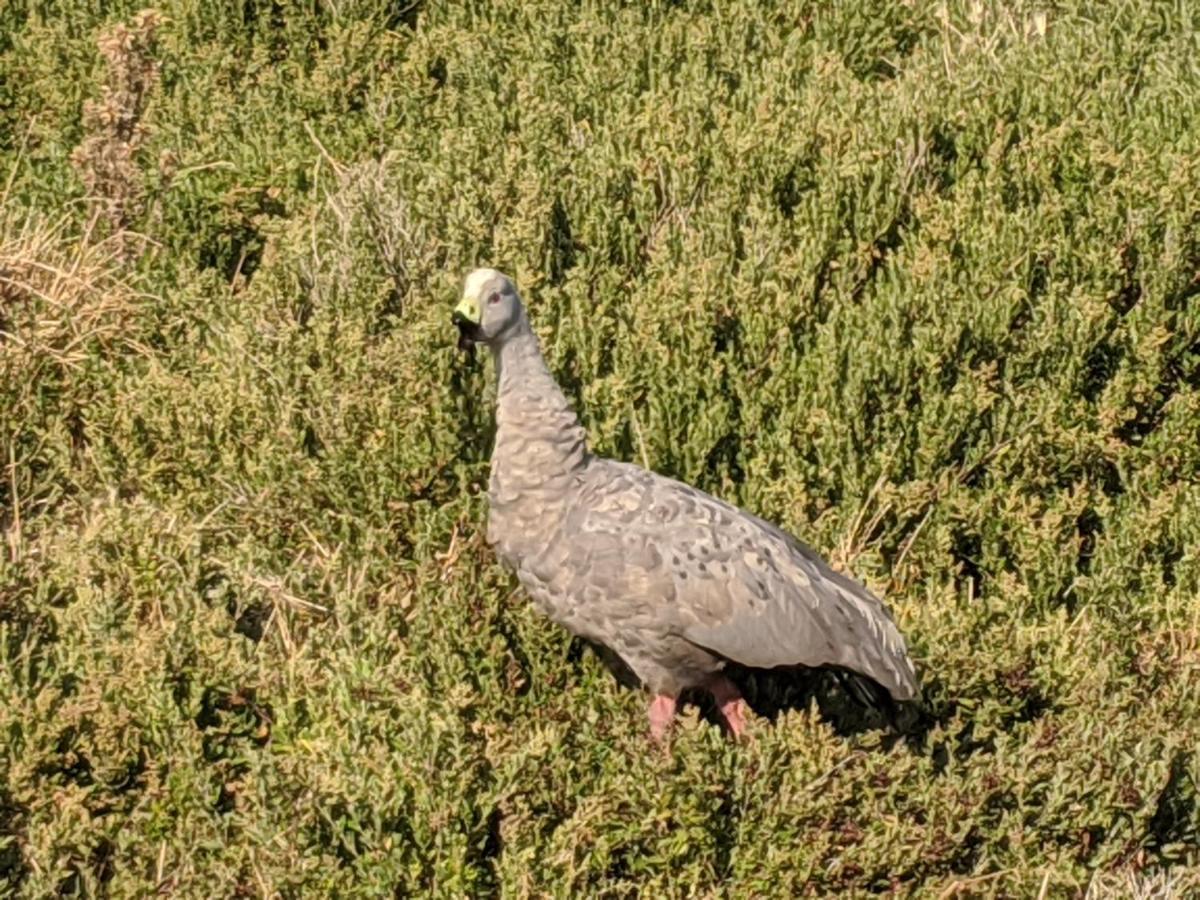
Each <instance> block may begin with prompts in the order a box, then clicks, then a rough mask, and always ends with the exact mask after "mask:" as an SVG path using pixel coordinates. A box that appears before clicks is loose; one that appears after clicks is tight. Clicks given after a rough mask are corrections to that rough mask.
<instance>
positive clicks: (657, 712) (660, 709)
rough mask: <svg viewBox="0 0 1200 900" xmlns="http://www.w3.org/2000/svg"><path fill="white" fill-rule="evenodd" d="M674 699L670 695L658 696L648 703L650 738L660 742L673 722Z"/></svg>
mask: <svg viewBox="0 0 1200 900" xmlns="http://www.w3.org/2000/svg"><path fill="white" fill-rule="evenodd" d="M675 704H676V698H674V697H672V696H671V695H670V694H658V695H656V696H655V698H654V699H653V700H651V701H650V737H652V738H654V740H656V741H661V740H662V739H663V738H664V737H666V736H667V730H668V729H669V728H670V727H671V723H672V722H674V721H675Z"/></svg>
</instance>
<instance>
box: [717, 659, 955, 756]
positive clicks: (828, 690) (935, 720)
mask: <svg viewBox="0 0 1200 900" xmlns="http://www.w3.org/2000/svg"><path fill="white" fill-rule="evenodd" d="M725 674H726V675H727V676H728V677H729V679H730V680H731V681H732V682H733V683H734V684H735V685H737V688H738V690H739V691H741V693H742V696H743V697H744V698H745V700H746V704H747V705H748V706H749V707H750V709H751V710H752V711H753V712H754V714H755V715H757V716H759V717H760V718H763V719H766V720H767V721H769V722H774V721H776V720H777V719H778V718H779V717H780V716H781V715H783V714H784V713H787V712H790V711H806V710H808V709H810V708H811V707H813V706H814V705H815V706H816V709H817V714H818V715H819V716H820V718H821V720H822V721H824V722H825V723H827V724H828V725H829V727H830V728H832V729H833V731H834V733H835V734H838V735H840V736H842V737H850V736H852V735H857V734H862V733H863V732H867V731H884V732H886V734H885V736H884V739H883V741H882V744H883V746H884V747H885V749H887V748H891V747H892V746H894V745H895V744H896V743H897V742H898V741H904V742H905V743H906V744H908V745H909V746H910V747H912V748H914V749H916V748H918V747H922V746H923V745H924V743H925V738H926V736H927V735H928V733H929V732H930V731H931V730H932V729H933V728H934V727H935V726H937V725H938V724H939V720H940V716H938V715H937V714H936V713H935V711H934V710H932V709H931V707H930V706H929V705H928V704H927V703H926V702H925V701H924V699H923V698H922V697H920V696H918V697H917V698H915V699H914V700H909V701H897V700H894V699H893V698H892V697H891V695H890V694H889V693H888V691H887V689H886V688H884V687H883V686H882V685H880V684H878V683H877V682H875V681H874V680H872V679H870V678H868V677H866V676H865V675H860V674H859V673H857V672H851V671H848V670H845V669H839V668H835V667H822V668H814V669H810V668H806V667H803V666H793V667H784V668H777V669H752V668H748V667H745V666H739V665H736V664H731V665H729V666H727V668H726V669H725ZM697 699H698V700H699V701H700V703H701V714H702V715H704V716H705V717H706V718H708V717H711V720H712V721H716V722H719V721H720V714H719V713H718V712H717V710H716V708H715V704H714V703H713V702H712V700H711V698H706V697H699V698H697ZM705 701H707V702H705Z"/></svg>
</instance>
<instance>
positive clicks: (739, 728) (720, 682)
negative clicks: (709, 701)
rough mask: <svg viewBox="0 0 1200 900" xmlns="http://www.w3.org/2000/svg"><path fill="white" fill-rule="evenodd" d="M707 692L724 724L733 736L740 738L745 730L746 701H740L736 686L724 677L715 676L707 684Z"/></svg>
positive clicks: (740, 695)
mask: <svg viewBox="0 0 1200 900" xmlns="http://www.w3.org/2000/svg"><path fill="white" fill-rule="evenodd" d="M708 690H709V691H710V692H711V693H712V695H713V699H714V700H716V701H717V707H718V708H719V709H720V710H721V717H722V718H723V719H725V724H726V725H728V726H729V730H730V731H731V732H733V736H734V737H735V738H736V737H741V736H742V733H743V732H744V731H745V730H746V721H747V720H746V701H745V700H743V699H742V694H741V692H740V691H739V690H738V689H737V685H735V684H734V683H733V682H732V681H730V680H729V679H728V678H726V677H725V676H724V675H715V676H713V678H712V679H711V680H710V681H709V682H708Z"/></svg>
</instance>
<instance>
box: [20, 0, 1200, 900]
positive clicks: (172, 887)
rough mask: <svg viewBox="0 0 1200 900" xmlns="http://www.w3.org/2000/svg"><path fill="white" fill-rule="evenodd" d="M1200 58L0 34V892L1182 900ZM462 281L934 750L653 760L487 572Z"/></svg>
mask: <svg viewBox="0 0 1200 900" xmlns="http://www.w3.org/2000/svg"><path fill="white" fill-rule="evenodd" d="M1198 25H1200V23H1198V22H1197V20H1196V14H1195V13H1194V12H1192V10H1191V9H1190V7H1189V6H1188V5H1186V4H1169V3H1157V2H1152V0H1130V2H1126V3H1121V4H1088V3H1073V4H1054V5H1044V6H1039V5H1034V4H1025V3H1018V4H1016V5H1012V4H1000V3H990V2H965V3H949V4H944V5H942V6H941V7H933V6H930V5H923V4H888V3H878V2H874V0H855V2H853V3H841V4H833V5H829V4H807V5H801V6H799V7H796V6H795V5H793V4H758V3H750V2H743V3H740V4H734V5H732V6H719V5H715V4H712V5H710V4H703V3H694V4H689V3H679V4H674V3H650V4H640V5H639V4H632V5H627V6H619V5H615V4H591V5H589V4H584V5H582V6H580V7H566V6H563V5H561V4H557V3H550V2H540V3H532V4H528V3H471V4H461V5H456V4H417V5H414V6H411V7H405V6H403V5H398V4H391V3H382V2H367V0H361V2H338V3H332V2H331V3H323V4H283V3H265V2H257V0H242V2H237V3H234V2H227V0H226V2H219V3H207V2H206V3H199V2H193V0H174V2H168V3H164V4H162V5H160V6H159V7H158V8H156V11H155V14H154V15H147V14H141V13H139V5H138V4H131V3H105V4H93V3H76V4H61V3H51V2H44V0H17V2H16V3H10V4H6V5H5V6H4V7H3V8H0V160H2V162H3V167H2V169H0V174H3V176H4V180H3V185H4V187H3V193H2V194H0V472H2V473H3V478H0V527H2V528H3V532H4V542H3V544H2V545H0V652H2V653H3V654H4V664H3V666H0V734H3V735H4V740H3V741H0V776H2V777H0V884H3V885H4V887H5V889H6V890H7V891H8V892H11V893H13V894H15V895H16V894H19V895H26V896H44V895H47V894H52V893H55V892H60V893H73V894H86V895H113V896H143V895H145V894H147V893H150V892H152V891H159V892H163V893H172V894H181V895H188V896H212V895H214V894H219V895H258V894H262V895H276V894H279V895H285V896H299V895H305V896H307V895H318V896H320V895H338V896H340V895H347V894H349V895H362V896H378V895H380V894H384V893H388V892H393V893H395V894H397V895H409V894H433V895H487V894H495V893H502V894H511V895H518V896H524V895H554V896H573V895H584V896H590V895H605V896H608V895H639V896H642V895H644V896H716V895H725V894H733V895H736V896H790V895H793V894H800V895H813V896H841V895H857V894H863V893H867V892H874V891H893V892H897V893H900V894H905V895H908V894H913V895H919V896H930V897H934V896H953V895H957V896H979V895H982V896H1038V895H1039V893H1040V894H1041V895H1043V896H1076V895H1080V896H1082V895H1085V894H1086V895H1089V896H1100V895H1112V896H1128V895H1136V896H1170V895H1174V894H1178V895H1179V896H1186V895H1189V894H1190V893H1192V892H1195V891H1197V890H1200V805H1198V803H1200V801H1198V800H1197V783H1198V780H1200V756H1198V755H1197V752H1196V750H1195V748H1196V746H1197V745H1198V744H1200V697H1198V696H1197V684H1200V678H1198V674H1200V620H1198V610H1200V604H1198V603H1197V595H1198V594H1200V557H1198V556H1197V552H1196V548H1197V546H1200V490H1198V488H1197V484H1198V478H1200V433H1198V431H1197V422H1198V421H1200V305H1198V304H1200V300H1198V298H1200V237H1198V235H1200V162H1198V160H1200V126H1198V125H1197V122H1200V74H1198V73H1197V70H1196V67H1195V63H1194V60H1195V59H1197V58H1200V38H1198V37H1197V35H1200V28H1198V27H1197V26H1198ZM101 45H103V46H104V47H106V48H108V49H107V50H105V52H103V53H102V52H101V50H100V46H101ZM114 47H116V48H119V49H120V52H116V51H115V50H114V49H113V48H114ZM122 67H125V68H122ZM131 73H132V74H131ZM137 73H142V75H143V76H145V77H144V78H143V79H142V81H137V82H136V83H134V82H131V81H130V78H131V77H133V75H137ZM122 86H124V87H122ZM121 90H125V93H124V94H120V91H121ZM106 102H107V104H108V105H106ZM105 110H108V112H107V113H106V112H105ZM122 111H123V112H122ZM123 116H124V117H125V118H122V117H123ZM118 126H119V127H118ZM480 264H494V265H497V266H500V267H501V268H504V269H505V270H507V271H509V272H510V273H512V274H513V275H514V276H516V277H517V279H518V281H519V283H520V284H521V286H522V288H523V290H524V293H525V295H526V298H527V300H528V303H529V305H530V308H531V310H532V314H533V317H534V320H535V327H536V328H537V330H538V331H539V333H540V335H541V336H542V339H543V343H544V347H545V350H546V354H547V357H548V359H549V360H550V364H551V367H552V368H553V370H554V371H555V372H556V373H557V375H558V377H559V378H560V380H561V382H562V383H563V385H564V387H565V388H566V390H567V392H568V394H569V395H571V396H572V398H573V399H574V400H575V401H576V402H577V404H578V406H579V408H580V411H581V414H582V417H583V419H584V421H585V422H586V424H587V425H588V427H589V430H590V433H591V436H592V442H593V446H594V448H595V449H596V450H597V451H598V452H601V453H603V454H606V455H612V456H616V457H620V458H623V459H630V460H634V461H644V462H645V463H647V464H649V465H651V466H653V467H654V468H656V469H658V470H659V471H662V472H664V473H666V474H669V475H673V476H676V477H680V478H684V479H686V480H688V481H691V482H693V483H695V484H697V485H699V486H700V487H703V488H705V489H706V490H710V491H713V492H715V493H717V494H719V495H721V496H723V497H726V498H728V499H730V500H732V501H735V502H737V503H739V504H741V505H743V506H745V507H746V508H748V509H751V510H753V511H754V512H756V513H759V514H761V515H763V516H766V517H768V518H771V519H773V520H776V521H779V522H780V523H782V524H783V525H784V526H786V527H788V528H790V529H791V530H793V531H794V532H796V533H797V534H798V535H800V536H801V537H803V538H804V539H805V540H807V541H808V542H810V543H812V544H813V545H814V546H816V547H818V548H819V549H820V550H821V551H822V552H824V553H826V554H828V555H829V556H830V557H831V558H832V559H833V560H834V561H835V562H836V564H838V565H840V566H842V567H845V568H847V569H850V570H852V571H854V572H855V573H856V574H857V575H858V576H859V577H861V578H863V579H864V580H865V581H867V582H868V583H869V584H871V585H872V586H873V587H874V588H876V589H877V590H879V591H880V592H881V593H884V594H885V595H886V596H887V598H888V601H889V603H890V605H891V607H892V608H893V609H894V611H895V613H896V616H897V619H898V620H899V622H900V623H901V625H902V628H903V630H904V631H905V633H906V634H907V635H908V637H909V640H910V644H911V646H912V648H913V651H914V655H915V657H916V658H917V660H918V663H919V668H920V671H921V675H922V679H923V682H924V685H925V691H926V701H927V704H928V707H929V709H928V717H927V718H928V721H927V722H926V725H925V727H924V728H923V729H922V730H921V731H920V732H919V733H918V734H916V735H915V736H912V737H911V738H910V739H908V740H901V741H896V740H893V739H891V738H890V737H889V736H888V735H886V734H884V733H882V732H880V731H877V730H872V729H866V730H861V731H859V732H858V733H854V734H842V733H839V732H838V730H837V729H836V728H835V727H834V725H835V724H836V723H831V722H830V721H828V720H827V719H826V718H824V717H823V716H822V715H821V714H820V712H819V710H818V709H817V708H816V707H815V706H814V707H808V706H801V708H798V709H795V710H793V711H790V712H787V713H785V714H782V715H781V716H779V718H777V719H776V720H775V721H773V722H768V721H765V720H758V721H756V722H755V723H754V727H753V740H752V741H750V742H749V743H747V744H745V745H741V746H734V745H731V744H729V743H728V742H726V741H725V740H724V739H723V738H722V737H721V735H720V734H719V733H718V732H717V731H716V729H714V728H712V727H710V726H709V725H708V724H707V723H706V722H704V721H703V719H702V717H701V716H700V715H698V714H697V712H696V711H695V710H689V711H688V713H687V714H686V715H685V717H684V719H683V721H682V723H681V725H680V727H679V728H678V730H677V732H676V734H675V737H674V740H673V744H672V747H671V748H670V751H669V752H662V751H660V750H658V749H656V748H654V747H652V746H651V745H650V744H649V743H648V741H647V738H646V734H645V731H646V725H645V719H644V709H643V700H642V698H640V697H639V696H638V695H637V694H635V693H633V692H630V691H627V690H624V689H622V688H620V687H619V686H618V685H616V684H615V683H614V682H613V681H612V679H611V678H610V677H609V676H608V674H607V673H606V671H605V670H604V668H603V666H602V665H600V663H599V662H598V661H597V660H596V659H595V658H594V657H593V656H592V655H590V654H589V653H585V652H581V651H582V648H581V647H580V646H579V645H578V644H577V643H575V642H573V641H572V640H571V639H570V638H569V636H568V635H566V634H564V633H561V632H560V631H558V630H556V629H555V628H553V627H551V626H550V625H548V624H547V623H546V622H544V621H543V620H541V619H539V618H538V617H537V616H536V615H535V614H534V613H533V612H532V610H531V609H530V608H529V606H528V604H527V603H526V602H525V600H524V598H523V597H522V595H521V594H520V592H519V591H517V590H516V584H515V581H514V580H513V579H512V578H511V577H510V576H509V575H508V574H506V573H505V572H503V571H501V570H500V569H499V568H498V566H497V565H496V564H495V560H494V558H493V557H492V556H491V554H490V552H489V551H488V549H487V547H486V544H485V541H484V540H483V523H484V521H485V516H486V503H485V500H484V498H483V488H484V485H485V484H486V473H487V458H488V454H489V452H490V440H491V434H492V430H491V429H492V424H491V412H490V406H489V393H488V392H489V390H490V387H489V384H490V375H489V374H488V371H487V367H486V366H477V367H471V366H469V365H467V364H466V362H465V361H464V360H463V359H462V358H460V357H459V356H458V355H457V354H456V353H455V352H454V350H453V345H454V336H453V334H452V333H451V332H452V330H451V329H450V328H449V324H448V315H449V311H450V310H451V309H452V306H453V302H454V300H455V299H456V296H457V291H458V289H459V284H460V279H461V277H462V274H463V273H464V272H465V271H466V270H468V269H469V268H472V267H474V266H476V265H480Z"/></svg>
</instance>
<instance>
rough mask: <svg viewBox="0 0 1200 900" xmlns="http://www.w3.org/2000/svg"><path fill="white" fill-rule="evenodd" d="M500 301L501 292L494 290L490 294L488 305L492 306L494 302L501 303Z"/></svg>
mask: <svg viewBox="0 0 1200 900" xmlns="http://www.w3.org/2000/svg"><path fill="white" fill-rule="evenodd" d="M499 302H500V295H499V294H497V293H495V292H494V291H493V292H492V293H491V294H489V295H488V305H489V306H491V305H492V304H493V303H499Z"/></svg>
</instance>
